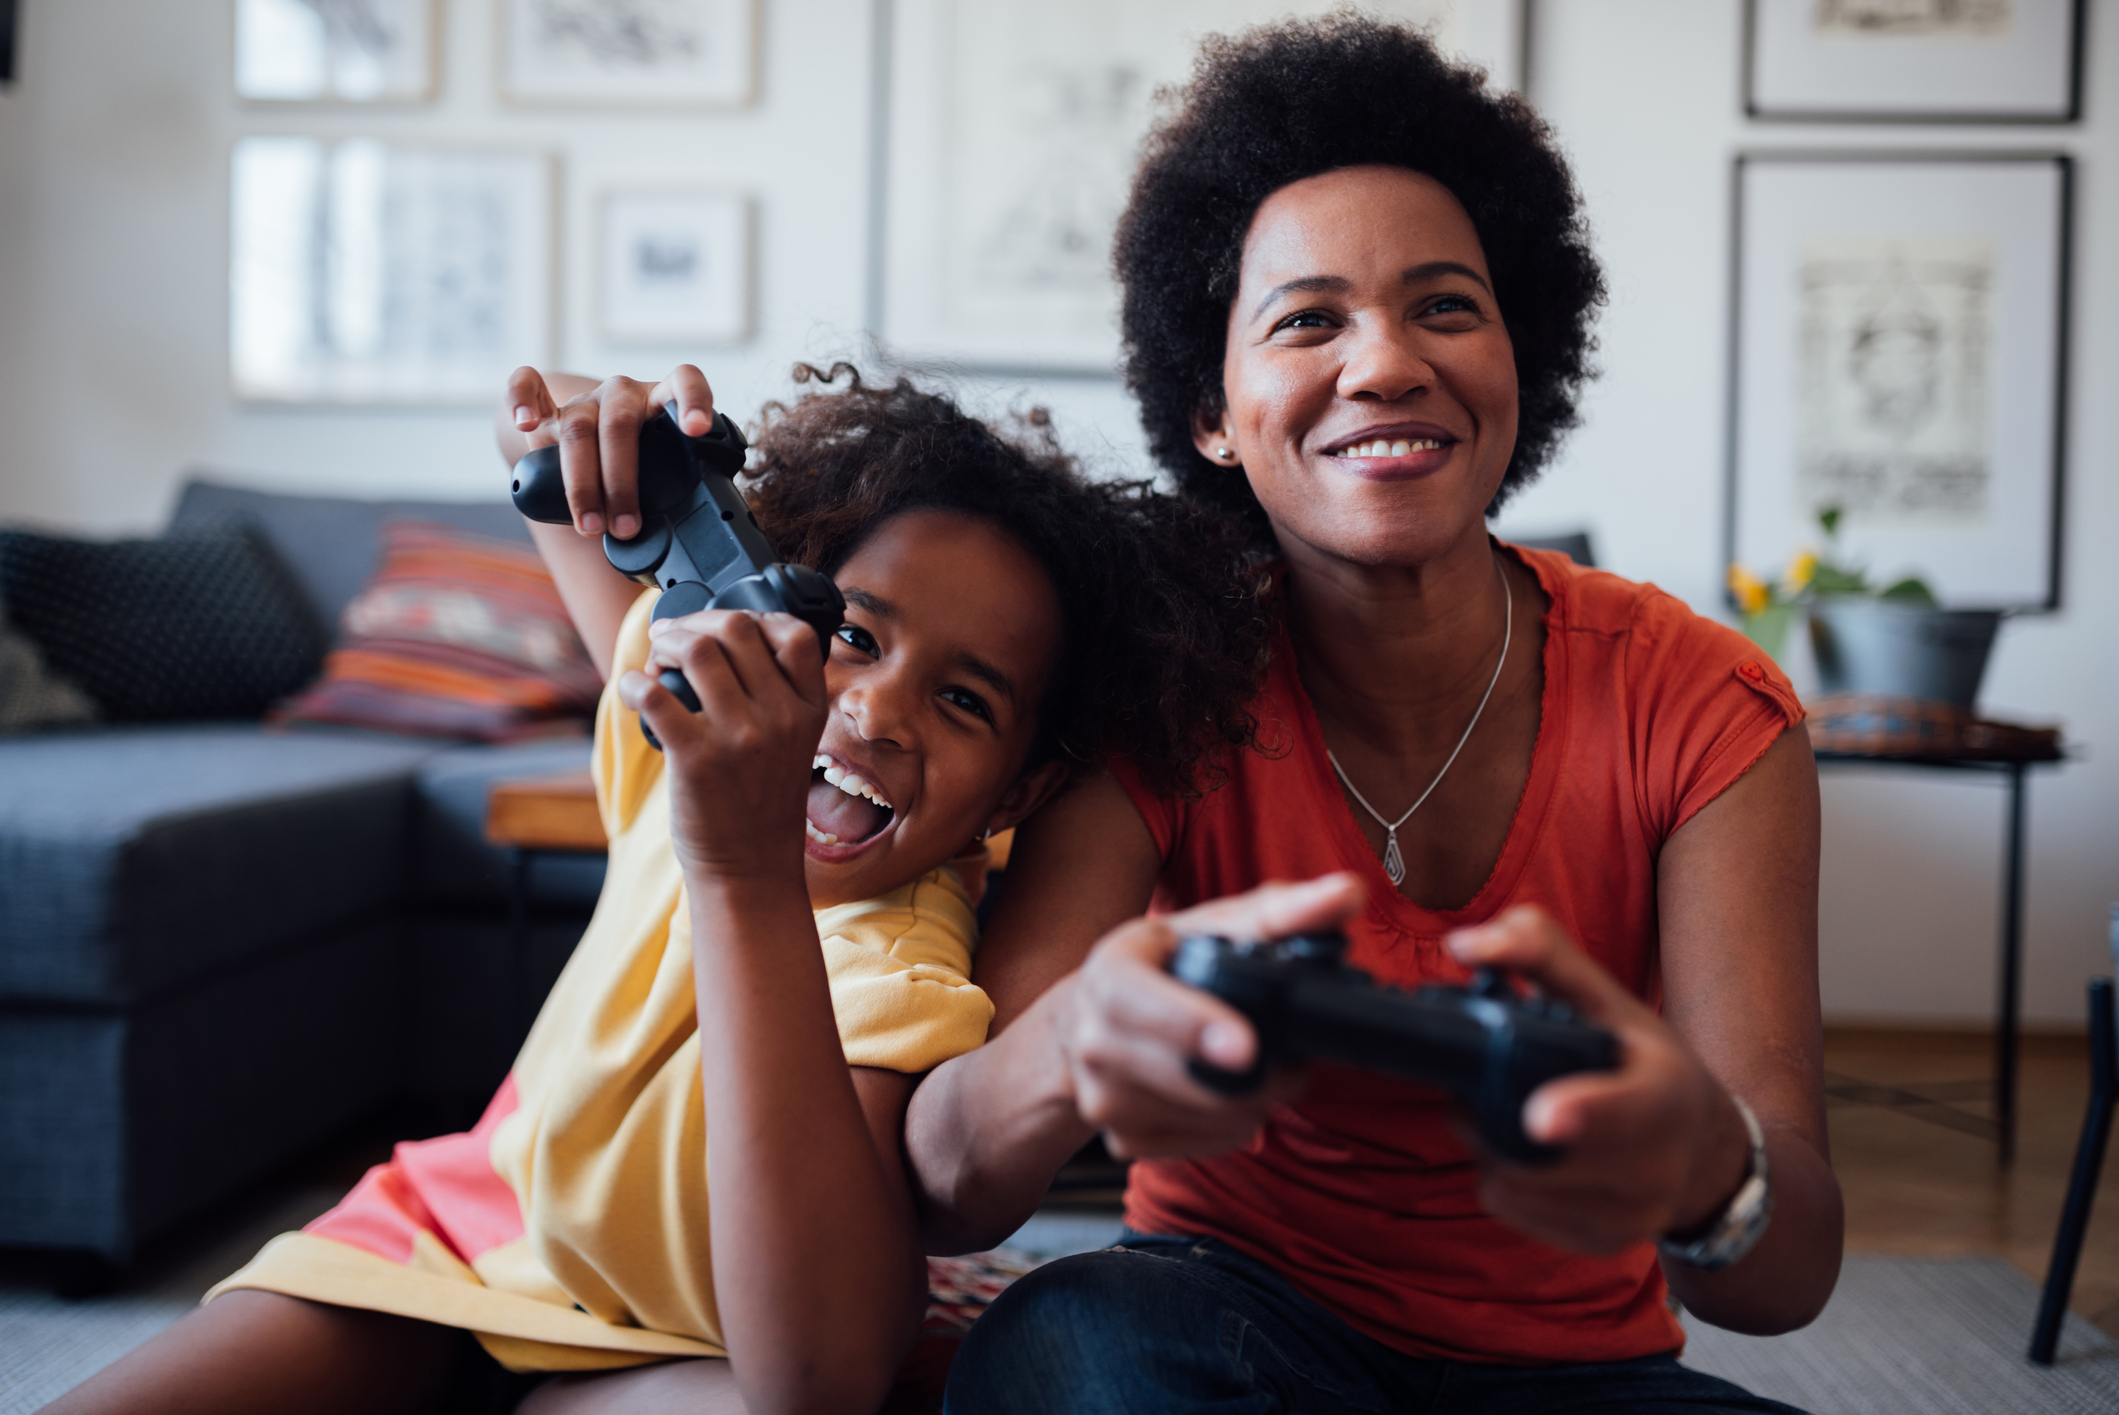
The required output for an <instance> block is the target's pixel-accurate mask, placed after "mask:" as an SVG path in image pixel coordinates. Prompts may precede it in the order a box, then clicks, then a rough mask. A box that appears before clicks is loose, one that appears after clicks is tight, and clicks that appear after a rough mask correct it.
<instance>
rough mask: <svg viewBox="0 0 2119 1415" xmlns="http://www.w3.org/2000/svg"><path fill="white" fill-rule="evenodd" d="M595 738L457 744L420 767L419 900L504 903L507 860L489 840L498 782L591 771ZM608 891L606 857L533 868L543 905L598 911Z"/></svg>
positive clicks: (536, 898)
mask: <svg viewBox="0 0 2119 1415" xmlns="http://www.w3.org/2000/svg"><path fill="white" fill-rule="evenodd" d="M588 765H589V739H588V738H587V737H568V738H562V739H560V740H558V741H547V742H524V743H519V744H517V745H514V746H507V747H457V748H453V749H451V750H449V751H445V752H437V753H436V754H435V755H433V756H432V757H429V758H428V759H427V760H426V762H425V763H423V764H422V765H421V766H420V769H419V828H418V834H417V836H416V839H417V841H418V845H417V848H416V849H415V850H414V852H413V853H414V858H415V861H416V864H415V868H416V869H417V871H418V875H417V880H418V888H419V893H420V897H421V898H422V899H423V900H424V901H426V902H427V903H430V904H442V905H452V906H453V905H482V906H488V907H490V906H493V905H498V904H503V903H505V902H506V901H507V897H508V857H507V852H505V851H503V850H502V849H500V848H499V847H498V846H495V845H489V844H487V843H486V797H487V794H488V793H489V792H491V791H492V789H493V783H494V782H496V781H505V780H507V779H508V778H510V777H518V776H557V775H559V774H561V773H563V772H569V771H586V770H587V769H588ZM602 890H603V857H602V856H600V855H560V854H552V855H546V854H539V855H538V856H537V857H536V859H535V861H534V862H533V865H532V868H531V870H530V898H531V900H532V901H533V902H534V903H537V904H541V905H558V906H573V907H577V908H582V909H589V908H593V907H595V904H596V896H597V895H598V894H600V893H601V892H602Z"/></svg>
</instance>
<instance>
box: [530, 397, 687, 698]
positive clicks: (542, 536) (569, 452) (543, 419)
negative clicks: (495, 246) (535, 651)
mask: <svg viewBox="0 0 2119 1415" xmlns="http://www.w3.org/2000/svg"><path fill="white" fill-rule="evenodd" d="M671 399H675V400H676V402H677V405H678V407H679V409H680V410H681V413H682V417H683V419H684V426H685V430H686V431H687V432H692V433H695V434H696V433H702V432H704V431H706V429H707V428H709V427H711V426H712V425H713V420H714V394H713V390H712V389H711V388H709V387H707V383H706V375H705V374H703V373H701V372H699V370H698V369H696V368H694V367H693V366H692V365H690V364H683V365H680V366H679V367H677V368H675V369H673V370H671V372H670V376H669V377H668V378H665V379H663V380H662V381H661V382H660V383H653V384H650V383H642V382H641V381H640V380H638V379H634V378H608V379H605V380H604V381H603V382H602V383H598V382H596V381H595V380H594V379H591V378H584V377H582V376H581V375H580V374H578V373H554V374H541V373H539V372H538V371H537V370H536V369H533V368H528V367H524V368H519V369H517V370H515V372H514V373H512V374H510V375H509V376H508V387H507V391H506V392H505V393H504V394H502V396H501V400H500V409H499V412H498V414H497V415H496V417H495V420H494V427H493V436H494V440H495V441H496V442H497V443H498V444H499V446H500V455H501V458H502V460H504V461H505V462H506V463H507V464H508V465H509V466H510V467H512V466H514V465H515V464H516V463H517V462H519V461H521V460H522V459H523V456H524V455H525V454H526V453H528V452H529V451H530V449H532V448H534V447H549V446H551V445H552V444H553V443H555V442H556V443H558V444H559V464H560V470H561V473H562V475H563V476H564V478H565V480H566V487H567V501H568V503H569V504H570V505H571V506H572V508H573V511H574V524H573V526H572V527H571V528H569V527H566V526H548V525H545V524H543V523H542V522H538V521H531V522H530V523H529V526H530V538H531V539H532V540H534V541H535V542H536V543H537V549H538V550H539V551H540V552H542V553H543V555H544V562H545V565H546V567H547V568H549V569H550V570H551V572H552V579H553V580H554V581H555V582H556V583H557V584H558V586H559V597H560V599H562V600H563V601H565V603H566V607H567V613H568V614H570V615H571V616H573V620H574V629H575V632H577V633H579V634H580V635H581V641H582V642H583V643H584V644H586V645H587V646H588V650H589V657H590V658H592V659H594V660H595V663H596V670H597V671H598V672H599V673H601V674H603V676H604V677H606V678H608V677H610V676H611V657H612V654H613V652H614V651H615V650H616V648H617V645H618V626H619V625H620V624H621V623H623V622H624V620H625V612H626V611H627V610H628V609H630V608H632V605H633V601H634V600H636V599H638V598H639V597H640V590H641V586H639V585H637V584H635V583H634V582H633V581H631V580H628V579H627V578H626V577H625V576H623V575H621V574H619V573H618V572H617V571H616V570H613V569H612V568H611V562H610V561H609V560H607V559H605V558H604V554H603V533H604V531H605V530H607V529H608V530H611V531H613V532H615V533H616V534H617V535H619V536H620V537H625V536H630V535H633V534H634V533H636V532H637V531H638V530H639V528H640V520H639V500H638V488H639V480H638V467H637V461H638V457H639V452H640V424H641V422H642V421H643V420H645V419H646V418H648V417H651V416H653V415H654V413H655V411H656V410H657V409H658V408H660V407H661V406H662V405H663V404H664V403H667V402H669V401H670V400H671Z"/></svg>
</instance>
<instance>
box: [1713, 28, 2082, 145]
mask: <svg viewBox="0 0 2119 1415" xmlns="http://www.w3.org/2000/svg"><path fill="white" fill-rule="evenodd" d="M1759 3H1760V0H1744V37H1743V45H1744V53H1743V73H1742V78H1743V91H1744V116H1745V117H1747V118H1750V119H1753V120H1754V121H1757V122H1765V123H1925V124H1961V123H2006V124H2011V125H2015V124H2033V125H2049V124H2054V123H2077V122H2080V121H2081V120H2082V69H2083V63H2084V57H2083V50H2084V36H2085V31H2086V28H2087V25H2088V16H2089V0H2073V8H2072V13H2071V15H2070V17H2069V21H2068V78H2067V84H2068V92H2067V107H2066V110H2065V111H2064V112H2061V113H2008V112H2000V113H1991V112H1990V113H1966V112H1952V111H1949V110H1947V109H1934V110H1918V109H1907V110H1904V111H1868V112H1862V111H1855V112H1841V111H1837V110H1833V109H1826V108H1800V109H1791V108H1767V107H1762V106H1761V105H1760V102H1759V97H1758V91H1757V74H1758V20H1759V13H1758V11H1759Z"/></svg>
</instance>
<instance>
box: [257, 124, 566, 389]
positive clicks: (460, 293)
mask: <svg viewBox="0 0 2119 1415" xmlns="http://www.w3.org/2000/svg"><path fill="white" fill-rule="evenodd" d="M230 168H231V182H230V195H229V258H228V269H229V280H228V347H229V381H230V385H231V387H232V389H233V390H234V392H235V395H236V396H237V397H238V398H241V399H244V400H247V401H253V402H267V403H300V404H339V405H346V404H428V405H442V406H483V405H485V404H488V403H490V402H491V401H492V400H493V398H494V397H495V396H496V394H497V392H498V390H499V389H500V388H501V386H502V385H503V384H504V383H505V381H506V379H507V376H508V374H509V373H510V372H511V371H512V370H513V369H515V368H516V367H518V366H519V365H522V364H537V365H544V364H546V363H548V362H549V359H550V355H551V353H552V342H553V341H552V333H553V310H554V303H555V302H554V298H553V288H554V277H553V251H554V246H555V225H556V223H555V210H554V204H553V202H554V190H555V174H554V164H553V162H552V160H551V159H550V158H549V157H548V156H546V155H545V154H543V153H539V152H531V151H514V150H492V149H480V148H460V147H438V146H430V145H425V144H409V143H398V142H395V141H384V140H380V139H376V138H367V137H355V138H319V137H267V136H256V137H245V138H240V139H238V140H237V141H236V143H235V146H234V149H233V151H232V154H231V158H230Z"/></svg>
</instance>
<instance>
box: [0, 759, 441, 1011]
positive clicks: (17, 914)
mask: <svg viewBox="0 0 2119 1415" xmlns="http://www.w3.org/2000/svg"><path fill="white" fill-rule="evenodd" d="M432 750H433V748H432V746H431V745H430V744H427V743H424V742H416V741H410V740H407V739H404V738H392V737H385V736H382V735H380V734H371V733H353V732H334V731H301V732H279V731H270V730H267V729H266V728H264V727H262V726H260V725H258V724H256V723H196V724H182V725H177V724H171V725H161V726H153V727H118V728H105V729H86V730H79V731H60V732H50V733H44V734H40V735H38V736H34V737H15V738H6V739H0V1000H12V999H40V1000H53V1001H69V1002H94V1003H116V1002H127V1001H131V1000H133V999H135V998H139V997H142V996H145V995H148V994H152V993H156V992H161V991H166V990H168V989H170V988H173V987H175V986H177V985H179V984H181V983H184V982H186V981H188V980H190V979H193V978H196V977H199V976H201V975H204V974H206V973H208V972H211V971H212V970H214V969H216V968H219V967H222V966H225V965H228V964H231V963H234V962H237V961H238V960H241V959H244V958H247V957H250V956H252V955H257V954H262V953H266V952H268V951H270V950H273V949H276V948H285V947H288V946H290V945H292V944H293V943H294V942H295V941H297V940H302V939H306V938H309V937H313V936H314V935H316V934H317V933H318V932H320V931H323V930H327V929H333V928H337V927H339V926H341V925H344V924H347V923H350V922H353V921H357V920H360V919H363V918H368V917H373V916H376V915H379V914H381V913H382V912H384V911H386V910H389V909H390V908H392V907H393V906H394V905H395V904H397V903H398V902H399V900H400V899H401V897H402V895H403V894H404V885H405V879H406V869H405V861H406V856H407V847H408V843H409V837H410V827H411V812H412V780H413V775H414V773H415V771H416V770H417V768H418V766H419V763H420V762H421V760H422V759H423V758H425V757H426V756H427V755H428V754H429V753H430V752H431V751H432Z"/></svg>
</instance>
